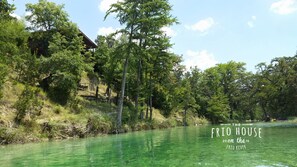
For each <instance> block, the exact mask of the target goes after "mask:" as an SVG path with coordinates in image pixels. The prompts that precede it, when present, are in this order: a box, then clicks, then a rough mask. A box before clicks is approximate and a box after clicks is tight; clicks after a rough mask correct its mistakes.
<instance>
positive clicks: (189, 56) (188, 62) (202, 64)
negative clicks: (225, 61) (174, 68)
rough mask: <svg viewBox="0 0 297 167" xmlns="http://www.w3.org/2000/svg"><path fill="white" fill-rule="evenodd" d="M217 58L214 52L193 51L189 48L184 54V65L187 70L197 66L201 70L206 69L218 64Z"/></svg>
mask: <svg viewBox="0 0 297 167" xmlns="http://www.w3.org/2000/svg"><path fill="white" fill-rule="evenodd" d="M217 63H218V62H217V60H216V59H215V57H214V55H213V54H212V53H209V52H208V51H207V50H202V51H192V50H188V51H187V52H186V55H185V56H184V65H185V66H186V68H187V70H189V69H190V67H195V66H196V67H197V68H199V69H201V70H205V69H207V68H210V67H213V66H215V65H216V64H217Z"/></svg>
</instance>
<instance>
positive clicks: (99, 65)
mask: <svg viewBox="0 0 297 167" xmlns="http://www.w3.org/2000/svg"><path fill="white" fill-rule="evenodd" d="M0 4H1V5H0V14H1V15H0V32H1V34H0V98H1V99H0V144H10V143H24V142H34V141H41V140H47V139H65V138H69V137H86V136H94V135H98V134H107V133H121V132H127V131H135V130H142V129H156V128H168V127H174V126H188V125H199V124H206V123H208V121H209V122H211V123H221V122H229V121H233V122H234V121H244V120H251V121H255V120H266V121H269V120H270V119H294V117H295V116H296V115H297V103H296V100H297V84H296V83H297V72H296V71H297V57H296V56H294V57H280V58H275V59H273V60H272V61H271V63H270V64H265V63H260V64H259V65H257V66H256V68H257V72H256V73H255V74H254V73H251V72H247V71H246V69H245V68H244V66H245V64H244V63H241V62H234V61H230V62H228V63H225V64H217V65H216V66H215V67H212V68H209V69H207V70H205V71H201V70H199V69H198V68H196V67H193V68H191V69H190V70H189V71H187V70H186V69H185V66H183V65H182V57H181V56H179V55H176V54H174V53H172V52H170V47H171V45H172V44H171V43H170V38H169V37H168V36H166V35H165V34H164V32H163V31H162V28H163V27H166V26H170V25H172V24H176V23H177V22H178V21H177V19H176V18H174V17H173V16H171V14H170V11H171V6H170V4H169V3H168V1H167V0H146V1H142V0H140V1H135V0H133V1H132V0H125V1H121V2H118V3H116V4H113V5H112V7H111V8H110V10H108V11H107V14H106V18H105V19H108V16H109V15H110V14H112V13H115V14H116V18H117V19H118V20H119V22H120V24H122V27H123V29H121V30H118V31H117V32H116V33H114V34H111V35H109V36H98V37H97V39H96V44H97V47H96V48H94V49H90V48H89V47H88V46H87V44H85V42H84V37H83V33H82V32H81V31H80V30H79V29H78V27H77V26H76V24H74V23H72V22H71V21H70V20H69V17H68V14H67V13H66V12H65V11H64V10H63V7H64V6H63V5H57V4H55V3H53V2H48V1H46V0H39V2H38V3H36V4H27V5H26V10H27V12H28V13H29V15H27V16H26V17H25V20H26V22H28V23H29V24H27V26H26V24H25V20H18V19H16V18H14V17H12V16H11V14H12V13H13V11H14V10H15V7H14V5H12V4H9V3H8V2H7V0H2V1H1V2H0ZM118 36H120V37H118ZM293 122H296V119H295V120H293Z"/></svg>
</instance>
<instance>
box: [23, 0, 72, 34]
mask: <svg viewBox="0 0 297 167" xmlns="http://www.w3.org/2000/svg"><path fill="white" fill-rule="evenodd" d="M63 8H64V5H57V4H55V3H54V2H48V1H47V0H39V1H38V3H36V4H30V3H29V4H26V11H27V12H29V13H30V14H29V15H27V16H26V19H27V20H28V21H29V22H30V23H31V25H32V26H31V27H30V29H32V30H37V31H48V30H52V29H60V28H61V27H63V26H64V25H65V23H66V22H68V21H69V19H68V14H67V13H66V12H65V11H63Z"/></svg>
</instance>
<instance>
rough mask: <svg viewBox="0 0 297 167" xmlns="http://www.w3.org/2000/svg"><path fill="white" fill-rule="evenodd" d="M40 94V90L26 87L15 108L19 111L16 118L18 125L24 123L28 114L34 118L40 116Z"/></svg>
mask: <svg viewBox="0 0 297 167" xmlns="http://www.w3.org/2000/svg"><path fill="white" fill-rule="evenodd" d="M38 92H39V90H38V89H36V88H32V87H30V86H28V85H26V87H25V90H24V91H23V92H22V94H21V95H20V96H19V98H18V100H17V101H16V103H15V104H14V108H15V109H16V110H17V113H16V117H15V122H16V123H17V124H20V123H21V122H22V120H23V118H24V117H25V116H26V114H29V116H33V117H34V116H35V115H40V112H41V109H42V103H41V101H39V100H38V98H37V97H38Z"/></svg>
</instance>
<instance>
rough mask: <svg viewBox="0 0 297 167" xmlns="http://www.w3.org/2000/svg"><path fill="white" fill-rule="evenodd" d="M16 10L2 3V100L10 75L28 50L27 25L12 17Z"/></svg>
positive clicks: (0, 4) (0, 78)
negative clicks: (4, 86)
mask: <svg viewBox="0 0 297 167" xmlns="http://www.w3.org/2000/svg"><path fill="white" fill-rule="evenodd" d="M14 9H15V8H14V5H11V4H9V3H8V2H7V1H6V0H2V1H0V32H1V33H0V98H1V96H2V88H3V85H4V83H5V81H6V79H7V76H8V74H9V73H10V72H12V69H13V68H15V67H16V66H17V64H18V62H20V61H21V58H20V57H21V56H22V54H24V53H25V54H26V48H27V47H26V46H27V39H28V33H27V32H26V31H25V25H24V24H23V23H22V22H21V21H18V20H17V19H14V18H13V17H11V16H10V14H11V13H12V12H13V11H14Z"/></svg>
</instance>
